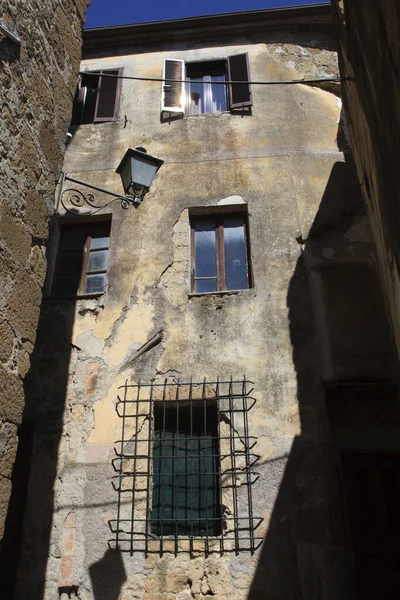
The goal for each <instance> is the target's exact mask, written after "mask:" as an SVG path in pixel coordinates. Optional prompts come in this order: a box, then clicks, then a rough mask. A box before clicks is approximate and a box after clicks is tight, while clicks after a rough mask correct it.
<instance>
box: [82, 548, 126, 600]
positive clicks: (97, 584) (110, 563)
mask: <svg viewBox="0 0 400 600" xmlns="http://www.w3.org/2000/svg"><path fill="white" fill-rule="evenodd" d="M89 574H90V580H91V582H92V588H93V595H94V598H95V600H118V599H119V597H120V593H121V589H122V586H123V584H124V583H125V581H126V573H125V569H124V563H123V560H122V556H121V553H120V552H118V551H115V550H110V549H108V550H107V552H106V553H105V554H104V556H103V558H102V559H101V560H99V561H98V562H96V563H94V564H92V565H91V566H90V567H89Z"/></svg>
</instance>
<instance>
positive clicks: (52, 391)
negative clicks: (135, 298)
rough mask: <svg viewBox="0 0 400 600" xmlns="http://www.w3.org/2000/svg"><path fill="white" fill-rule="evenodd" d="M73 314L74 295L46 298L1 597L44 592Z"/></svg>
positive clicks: (28, 384) (29, 382) (36, 596)
mask: <svg viewBox="0 0 400 600" xmlns="http://www.w3.org/2000/svg"><path fill="white" fill-rule="evenodd" d="M74 318H75V301H74V300H64V301H60V302H56V301H54V300H46V299H45V300H43V302H42V306H41V312H40V318H39V325H38V330H37V336H36V343H35V347H34V350H33V353H32V355H31V367H30V370H29V373H28V374H27V376H26V378H25V381H24V388H25V402H26V404H25V411H24V415H23V423H22V426H21V430H20V441H19V446H18V454H17V460H16V463H15V466H14V470H13V475H12V495H11V503H10V510H9V513H8V516H7V522H6V527H5V534H4V540H3V548H2V551H3V555H2V560H1V563H0V597H1V598H2V600H12V599H14V598H15V597H18V598H24V599H26V600H28V599H29V600H31V599H32V600H42V598H43V597H44V587H45V579H46V567H47V559H48V555H49V551H50V534H51V527H52V522H53V511H54V485H55V481H56V476H57V457H58V448H59V444H60V440H61V434H62V427H63V414H64V409H65V404H66V397H67V382H68V371H69V366H70V362H71V357H72V353H74V352H78V349H77V348H76V347H74V346H73V345H72V344H71V341H70V340H71V339H72V328H73V324H74ZM28 478H29V481H28ZM24 515H25V518H24ZM21 557H22V559H23V560H22V561H21V569H20V571H19V572H18V581H17V569H18V563H19V560H20V558H21ZM14 588H16V591H14V592H13V590H14Z"/></svg>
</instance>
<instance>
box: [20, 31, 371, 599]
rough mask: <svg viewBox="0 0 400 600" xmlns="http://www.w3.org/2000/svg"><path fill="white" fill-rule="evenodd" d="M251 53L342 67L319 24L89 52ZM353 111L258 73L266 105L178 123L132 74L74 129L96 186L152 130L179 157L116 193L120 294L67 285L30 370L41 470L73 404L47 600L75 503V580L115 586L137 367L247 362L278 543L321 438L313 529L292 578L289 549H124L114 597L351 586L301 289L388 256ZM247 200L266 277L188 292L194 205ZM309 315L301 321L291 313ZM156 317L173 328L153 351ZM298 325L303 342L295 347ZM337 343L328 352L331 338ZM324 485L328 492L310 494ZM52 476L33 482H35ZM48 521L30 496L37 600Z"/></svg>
mask: <svg viewBox="0 0 400 600" xmlns="http://www.w3.org/2000/svg"><path fill="white" fill-rule="evenodd" d="M242 51H246V52H248V53H249V60H250V70H251V76H252V78H253V79H254V80H264V79H271V80H274V79H292V78H298V77H301V76H304V77H318V76H333V75H336V74H337V63H336V55H335V53H334V52H333V50H332V48H331V46H330V41H329V39H327V38H326V37H325V36H318V35H317V34H314V36H306V35H305V34H293V35H292V34H285V35H283V34H282V35H280V36H275V37H274V36H272V35H269V36H264V37H262V36H260V39H258V40H254V39H253V40H251V41H249V40H246V39H243V40H241V43H240V44H237V43H235V42H232V41H230V40H227V41H226V42H222V41H221V44H220V45H213V47H203V48H196V49H193V48H189V47H182V45H180V46H179V47H177V48H175V49H164V50H161V49H160V51H157V52H155V51H154V52H146V51H145V50H143V52H141V53H134V54H128V53H127V54H122V55H120V56H116V57H107V58H98V59H88V60H85V61H84V62H83V64H82V68H83V69H88V70H94V69H98V68H111V67H123V68H124V73H125V74H126V75H130V74H131V75H134V74H135V75H140V76H143V77H160V75H161V68H162V60H163V59H164V58H169V57H174V58H184V59H185V60H192V61H194V60H199V61H200V60H205V59H210V58H221V57H225V56H226V55H229V54H233V53H237V52H242ZM340 110H341V107H340V102H339V101H338V99H337V97H336V96H335V95H334V94H331V93H328V92H327V91H323V90H321V89H318V88H315V87H309V86H306V85H298V86H273V87H268V88H265V87H261V86H260V87H257V86H254V87H253V109H252V116H243V117H241V116H237V115H235V116H233V115H230V114H210V115H204V116H199V117H185V118H184V119H182V120H177V121H173V122H171V123H169V124H168V123H160V113H159V111H160V84H159V83H157V82H138V81H128V80H125V81H123V84H122V96H121V108H120V119H119V121H117V122H115V123H105V124H100V125H93V126H92V125H85V126H82V127H81V128H80V129H78V130H77V131H76V133H75V134H74V137H73V139H72V141H71V142H70V145H69V148H68V152H67V155H66V158H65V165H64V169H65V171H66V172H68V173H70V174H72V175H73V176H75V177H77V178H81V179H84V180H87V181H92V182H94V183H96V184H97V185H101V186H104V187H108V188H111V189H116V190H118V189H119V185H120V184H119V182H118V176H117V175H116V174H115V173H114V171H115V168H116V166H117V165H118V163H119V161H120V159H121V157H122V155H123V154H124V152H125V150H126V148H127V147H128V146H131V147H135V146H137V145H143V146H145V147H146V148H147V149H148V151H149V152H150V153H151V154H153V155H155V156H158V157H160V158H162V159H163V160H164V161H165V163H164V165H163V167H162V168H161V170H160V172H159V174H158V175H157V178H156V180H155V183H154V184H153V186H152V189H151V192H150V193H149V194H148V195H147V196H146V198H145V200H144V202H143V204H142V205H141V206H140V207H139V208H138V209H137V210H135V209H133V208H131V209H130V210H129V211H124V210H123V209H122V208H121V207H120V206H118V205H117V203H115V204H114V207H113V209H112V225H111V246H110V262H109V272H108V281H109V283H108V289H107V292H106V293H105V294H104V295H103V296H102V297H101V298H99V299H81V300H77V301H76V303H74V302H71V301H63V302H62V301H57V300H49V301H47V303H46V305H45V306H44V308H43V340H44V341H43V345H42V351H41V353H40V354H39V355H38V358H37V361H38V362H37V373H36V376H35V378H34V379H33V381H32V383H31V390H32V404H31V408H30V411H31V414H32V418H34V419H36V420H37V421H41V420H43V421H42V422H41V425H40V427H39V428H38V433H37V442H36V443H37V446H36V449H35V451H34V459H33V465H34V467H33V468H34V472H39V471H40V468H41V465H43V461H46V460H48V453H49V452H50V450H47V451H46V446H45V440H46V439H49V438H46V436H50V437H51V433H49V431H50V429H49V427H47V426H46V419H48V411H50V412H51V410H54V405H58V406H59V408H60V407H61V409H62V412H63V430H62V436H61V440H60V445H59V447H58V453H57V478H56V480H55V484H54V502H53V508H54V515H53V523H52V530H51V545H50V551H49V556H48V561H47V570H46V591H45V598H46V600H47V599H49V600H50V598H51V599H53V598H54V597H56V594H57V587H58V586H59V585H60V581H61V579H62V577H63V573H62V564H64V563H63V562H62V561H63V549H62V548H63V542H62V540H63V535H64V533H63V532H64V530H65V523H66V520H67V518H68V515H70V514H71V513H73V514H74V517H75V518H76V540H75V546H74V550H73V552H72V560H71V562H70V572H69V581H70V585H75V586H78V587H79V594H80V596H79V597H80V598H82V600H89V599H90V600H100V596H99V597H97V596H96V595H95V592H94V582H93V579H91V577H90V573H91V571H90V569H91V568H92V567H93V565H96V564H99V565H100V564H101V561H102V558H103V556H105V555H106V554H105V553H106V551H107V540H108V539H109V537H110V532H109V529H108V520H109V519H113V518H115V510H116V494H115V492H114V491H113V490H112V488H111V485H110V481H111V476H112V474H113V471H112V468H111V459H112V457H113V446H114V443H115V441H116V440H117V439H119V437H120V428H121V422H120V419H119V418H118V416H117V415H116V412H115V402H116V398H117V394H118V386H119V385H121V384H122V383H123V382H124V381H125V380H128V381H131V382H137V381H138V380H139V378H141V379H142V380H145V381H149V380H150V379H151V378H156V380H160V381H162V380H163V378H164V377H165V376H166V377H168V379H169V380H170V381H174V380H175V379H176V378H177V377H180V378H181V379H187V378H190V377H193V379H194V380H196V379H200V380H201V379H202V378H203V377H204V376H206V377H207V378H208V379H210V380H211V379H212V378H215V377H217V376H220V377H226V376H230V375H233V376H237V375H239V376H242V375H243V373H245V374H246V376H247V377H248V378H249V379H250V380H252V381H253V382H254V388H255V392H254V393H255V396H256V398H257V400H258V403H257V406H256V407H255V408H254V409H253V410H252V411H251V414H250V421H249V426H250V433H251V435H254V436H256V437H257V438H258V445H257V451H258V452H259V454H260V455H261V461H260V462H261V466H260V471H261V477H260V480H259V481H258V482H257V483H256V484H255V486H254V490H253V493H254V512H255V514H257V515H260V516H262V517H264V522H263V525H262V527H261V528H260V529H259V531H258V534H260V535H266V543H267V541H268V539H269V538H268V535H269V534H267V532H268V528H269V526H270V525H271V523H272V524H273V523H274V520H275V518H276V517H274V510H275V508H276V504H277V502H278V500H279V494H280V486H281V485H282V481H283V479H284V477H285V469H286V468H287V463H288V458H289V456H290V454H291V451H292V448H293V447H294V446H295V445H296V443H297V441H298V440H299V439H301V440H302V444H303V443H305V445H306V446H307V451H306V452H305V450H304V449H303V450H301V452H300V455H299V456H300V458H299V459H298V460H299V471H298V473H297V475H296V478H295V479H296V481H295V484H294V485H295V487H296V490H297V492H296V494H297V496H296V498H297V500H296V501H297V505H295V506H288V507H286V508H285V509H284V511H283V513H282V515H281V520H280V523H285V522H286V523H292V522H296V523H297V525H296V527H297V529H296V528H294V529H293V528H291V526H290V527H289V526H288V529H287V530H285V531H284V533H283V534H282V536H283V537H282V540H284V544H287V545H288V547H290V548H292V549H293V552H294V553H295V555H296V553H297V559H295V561H294V563H291V568H292V570H291V571H290V572H287V575H286V566H285V564H284V562H283V558H282V557H280V553H279V552H280V551H279V552H277V554H276V555H275V556H274V559H273V560H272V562H271V567H270V572H269V575H271V577H270V579H269V578H268V572H264V571H265V568H264V567H263V563H261V564H258V560H259V558H260V553H256V554H255V555H254V556H250V555H249V554H239V555H238V556H235V555H234V554H229V553H228V554H226V555H224V556H223V557H219V556H218V555H215V556H214V555H213V556H210V557H204V556H203V557H202V556H200V557H196V558H190V556H189V555H187V554H179V555H178V556H177V557H175V556H163V557H159V556H157V555H156V556H150V557H149V558H147V559H145V557H144V555H143V554H134V555H133V556H129V555H124V556H123V570H124V573H125V579H122V580H121V582H120V588H121V589H120V595H119V596H118V595H115V598H117V597H120V598H121V600H128V599H129V600H132V599H134V598H136V599H137V600H158V599H159V600H185V599H190V598H195V599H196V600H200V599H201V598H206V597H208V596H209V595H213V596H214V597H215V598H216V599H217V600H227V599H228V598H229V599H232V600H243V599H244V598H247V597H251V598H264V597H267V594H269V595H268V597H273V598H285V599H286V598H295V597H296V598H299V597H300V591H299V590H300V589H301V590H302V597H303V598H304V600H311V598H315V597H320V598H329V599H333V598H338V599H339V598H340V599H341V600H342V599H343V598H344V597H350V595H349V591H348V587H346V586H347V585H348V584H347V579H348V572H347V567H346V561H347V550H346V542H345V539H344V534H343V530H342V528H341V525H340V518H339V517H338V518H337V519H336V520H335V519H333V517H332V514H334V513H336V514H339V515H340V513H341V503H340V499H339V497H338V494H337V490H336V488H335V484H334V483H333V482H332V467H331V464H330V461H329V452H328V450H327V448H328V445H329V441H328V433H327V421H326V417H325V411H324V404H323V398H322V392H321V386H320V383H319V382H320V375H319V363H318V360H317V351H316V341H315V340H314V329H313V325H312V322H311V321H310V318H309V314H310V312H309V302H308V300H307V298H303V296H302V294H303V290H304V286H305V288H306V289H308V285H307V275H306V272H307V271H309V272H311V271H315V272H318V268H319V267H320V265H321V264H325V263H327V262H332V263H333V262H335V261H336V262H337V261H339V263H340V262H341V261H346V260H348V261H353V262H355V263H357V262H358V261H361V262H363V263H367V264H368V265H369V266H370V267H371V268H372V269H374V268H375V250H374V245H373V243H372V240H371V238H370V231H369V225H368V222H367V219H366V215H365V211H364V207H363V204H362V202H360V200H359V197H358V196H357V194H356V190H357V182H356V181H355V180H354V178H352V174H351V167H349V168H348V167H347V165H346V163H345V162H344V156H343V154H342V152H341V151H340V150H339V148H338V146H337V143H336V136H337V130H338V123H339V119H340ZM125 117H126V120H125ZM338 165H339V166H338ZM337 170H338V171H339V172H340V174H339V184H338V182H337V180H336V179H335V185H336V186H338V187H337V188H335V189H334V192H333V194H332V193H331V195H330V201H331V204H330V208H329V209H325V208H324V209H322V210H321V207H322V205H323V201H324V195H325V194H326V191H327V189H328V188H329V185H330V180H331V178H332V173H333V172H336V171H337ZM230 196H235V197H236V198H235V200H236V201H237V200H238V198H239V200H240V201H243V202H245V203H246V204H247V207H248V213H249V230H250V239H251V261H252V271H253V277H254V282H255V283H254V288H252V289H249V290H243V291H239V292H237V293H230V294H211V295H194V296H193V295H190V294H189V221H188V209H189V208H190V207H199V206H212V205H217V204H218V203H219V202H221V200H223V199H226V198H229V197H230ZM228 201H229V200H227V202H228ZM332 201H333V204H332ZM317 215H319V221H318V223H319V225H318V227H319V228H317V230H315V222H316V217H317ZM336 262H335V264H336ZM304 265H305V267H306V268H304ZM296 286H297V287H296ZM296 290H298V291H296ZM317 296H318V294H316V298H315V302H316V303H317V304H318V303H319V302H321V299H318V297H317ZM293 303H294V304H295V306H294V305H293ZM295 317H296V319H298V321H296V322H295V323H293V320H294V319H295ZM296 328H298V329H299V331H300V338H296V335H297V333H294V330H296ZM158 332H162V339H161V340H160V342H159V343H157V344H156V345H154V346H153V347H152V348H151V349H150V350H148V351H147V352H144V353H142V354H141V355H140V356H139V357H138V358H135V357H136V353H137V352H138V351H139V350H140V349H141V347H142V346H143V345H144V344H146V342H147V341H148V340H151V339H152V338H153V337H154V336H155V335H157V333H158ZM68 336H70V337H68ZM66 339H67V340H68V339H70V342H65V340H66ZM297 339H300V340H301V349H300V350H299V348H298V347H297V349H296V348H295V347H294V346H295V345H296V344H297V343H298V342H297V341H296V340H297ZM60 340H63V341H62V342H61V341H60ZM46 345H47V348H51V349H52V352H53V354H54V355H55V358H54V357H53V358H51V357H50V356H49V354H48V350H47V354H46V347H45V346H46ZM321 348H322V350H321V352H323V351H324V347H323V345H322V346H321ZM356 352H357V350H356ZM326 354H327V355H328V356H329V355H330V349H329V343H328V348H327V349H326ZM63 356H64V357H65V356H67V357H68V358H67V360H66V361H64V362H66V365H65V364H64V367H63V368H64V369H67V371H68V377H67V378H66V380H65V381H66V383H65V388H66V390H65V395H64V396H63V395H62V393H61V392H62V391H60V389H58V390H56V389H55V386H54V381H55V378H57V377H58V376H60V377H61V375H60V366H59V365H60V364H63V359H62V357H63ZM299 356H300V358H299ZM299 370H301V371H302V373H303V379H302V380H301V382H302V385H303V386H304V385H305V387H306V395H307V401H306V406H305V408H303V407H301V406H299V402H300V391H299V382H300V377H299ZM304 373H306V375H305V380H304ZM304 382H305V383H304ZM303 393H304V390H303ZM64 402H65V407H64ZM46 413H47V416H46ZM49 447H51V443H50V444H49ZM301 447H302V448H303V446H301ZM317 464H318V466H317ZM313 465H314V466H313ZM311 480H312V481H314V482H315V484H313V485H314V493H313V494H310V495H302V494H303V492H302V490H304V489H306V484H307V485H308V484H309V483H310V481H311ZM35 485H36V484H35V480H34V478H32V480H31V491H30V493H31V495H32V496H33V495H34V494H35ZM332 490H334V491H333V492H332ZM335 490H336V491H335ZM338 519H339V525H338V522H337V520H338ZM313 522H314V524H312V523H313ZM43 523H44V516H43V514H42V512H41V508H40V507H35V508H34V509H32V510H30V511H29V510H28V513H27V517H26V535H27V536H28V537H29V539H30V540H35V539H36V542H33V543H31V545H30V547H27V548H25V554H24V557H23V561H22V565H21V569H20V585H19V596H18V597H19V598H24V600H26V599H28V598H29V599H32V600H39V598H36V596H35V594H34V592H33V591H32V590H33V589H35V585H34V583H33V582H34V580H35V565H37V563H38V561H40V560H44V562H46V557H43V556H41V552H42V554H43V553H44V552H46V549H44V550H43V549H41V548H40V547H39V546H38V542H37V540H38V539H39V538H40V535H41V532H42V530H43V527H44V525H43ZM280 526H281V525H279V527H280ZM310 531H312V534H311V533H310ZM338 531H339V533H338ZM275 535H276V534H275ZM272 537H273V531H272ZM282 543H283V542H282ZM282 552H283V550H282ZM282 552H281V555H282V556H283V554H282ZM280 561H281V562H280ZM296 565H297V566H296ZM280 570H281V571H282V570H284V571H285V575H282V574H281V577H280V583H279V585H278V584H276V583H273V582H272V583H270V580H271V581H272V580H274V581H276V580H275V579H274V577H273V576H272V575H273V573H274V572H279V571H280ZM267 571H268V569H267ZM313 571H318V572H319V573H320V577H317V578H316V583H315V582H314V583H313V585H311V584H309V581H308V579H307V577H309V576H310V574H311V572H313ZM335 573H336V574H337V576H336V579H337V581H336V583H335V586H334V588H333V589H332V588H331V586H330V581H331V580H332V577H334V574H335ZM27 581H29V589H28V588H27V586H26V583H25V582H27ZM254 581H256V582H257V581H258V582H260V581H261V583H256V584H255V583H254ZM263 582H264V583H263ZM116 585H117V584H116ZM254 585H256V588H252V586H254ZM257 585H258V586H260V587H258V588H257ZM315 585H317V586H319V588H318V590H317V595H315V594H316V592H315V587H313V586H315ZM274 586H275V587H274ZM117 587H118V585H117ZM251 589H252V590H253V591H251V592H250V590H251ZM254 590H255V591H254ZM328 590H329V593H328ZM343 590H345V593H346V594H348V596H345V594H344V591H343ZM249 594H250V596H249ZM251 594H253V595H251ZM111 597H112V596H110V598H111Z"/></svg>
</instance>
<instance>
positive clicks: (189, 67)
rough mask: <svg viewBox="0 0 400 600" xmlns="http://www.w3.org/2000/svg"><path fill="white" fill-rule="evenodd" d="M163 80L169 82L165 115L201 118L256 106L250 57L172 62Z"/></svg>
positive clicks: (166, 63)
mask: <svg viewBox="0 0 400 600" xmlns="http://www.w3.org/2000/svg"><path fill="white" fill-rule="evenodd" d="M163 79H165V80H167V81H164V82H163V87H162V100H161V110H162V111H163V112H170V113H186V114H189V115H198V114H204V113H212V112H222V111H226V110H233V109H237V108H240V109H243V108H244V107H248V106H251V105H252V95H251V88H250V71H249V61H248V55H247V54H236V55H234V56H229V57H228V58H227V59H222V60H213V61H205V62H199V63H186V65H185V62H184V61H183V60H175V59H168V60H165V61H164V69H163ZM183 80H186V84H185V83H184V82H183ZM224 81H226V82H227V83H225V84H224V83H221V82H224ZM229 81H237V82H242V83H228V82H229Z"/></svg>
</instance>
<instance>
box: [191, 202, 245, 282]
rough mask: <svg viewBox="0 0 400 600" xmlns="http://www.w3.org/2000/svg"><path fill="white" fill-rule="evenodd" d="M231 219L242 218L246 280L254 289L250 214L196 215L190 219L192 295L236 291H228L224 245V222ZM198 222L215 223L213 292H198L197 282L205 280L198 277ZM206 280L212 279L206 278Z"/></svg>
mask: <svg viewBox="0 0 400 600" xmlns="http://www.w3.org/2000/svg"><path fill="white" fill-rule="evenodd" d="M229 217H236V218H238V217H242V219H243V228H244V246H245V250H246V280H247V288H240V289H250V288H252V287H253V281H252V276H251V268H250V244H249V233H248V227H249V223H248V214H247V213H245V212H242V211H240V212H223V213H210V214H195V215H191V217H190V275H191V276H190V291H191V293H192V294H218V293H219V292H234V291H236V290H227V289H226V273H225V243H224V226H223V220H224V219H226V218H229ZM198 222H203V223H207V222H208V223H215V245H216V259H217V260H216V262H217V276H216V280H217V289H216V290H215V291H213V292H196V280H197V279H204V278H202V277H196V255H195V224H196V223H198ZM206 279H211V277H210V278H206Z"/></svg>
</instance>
